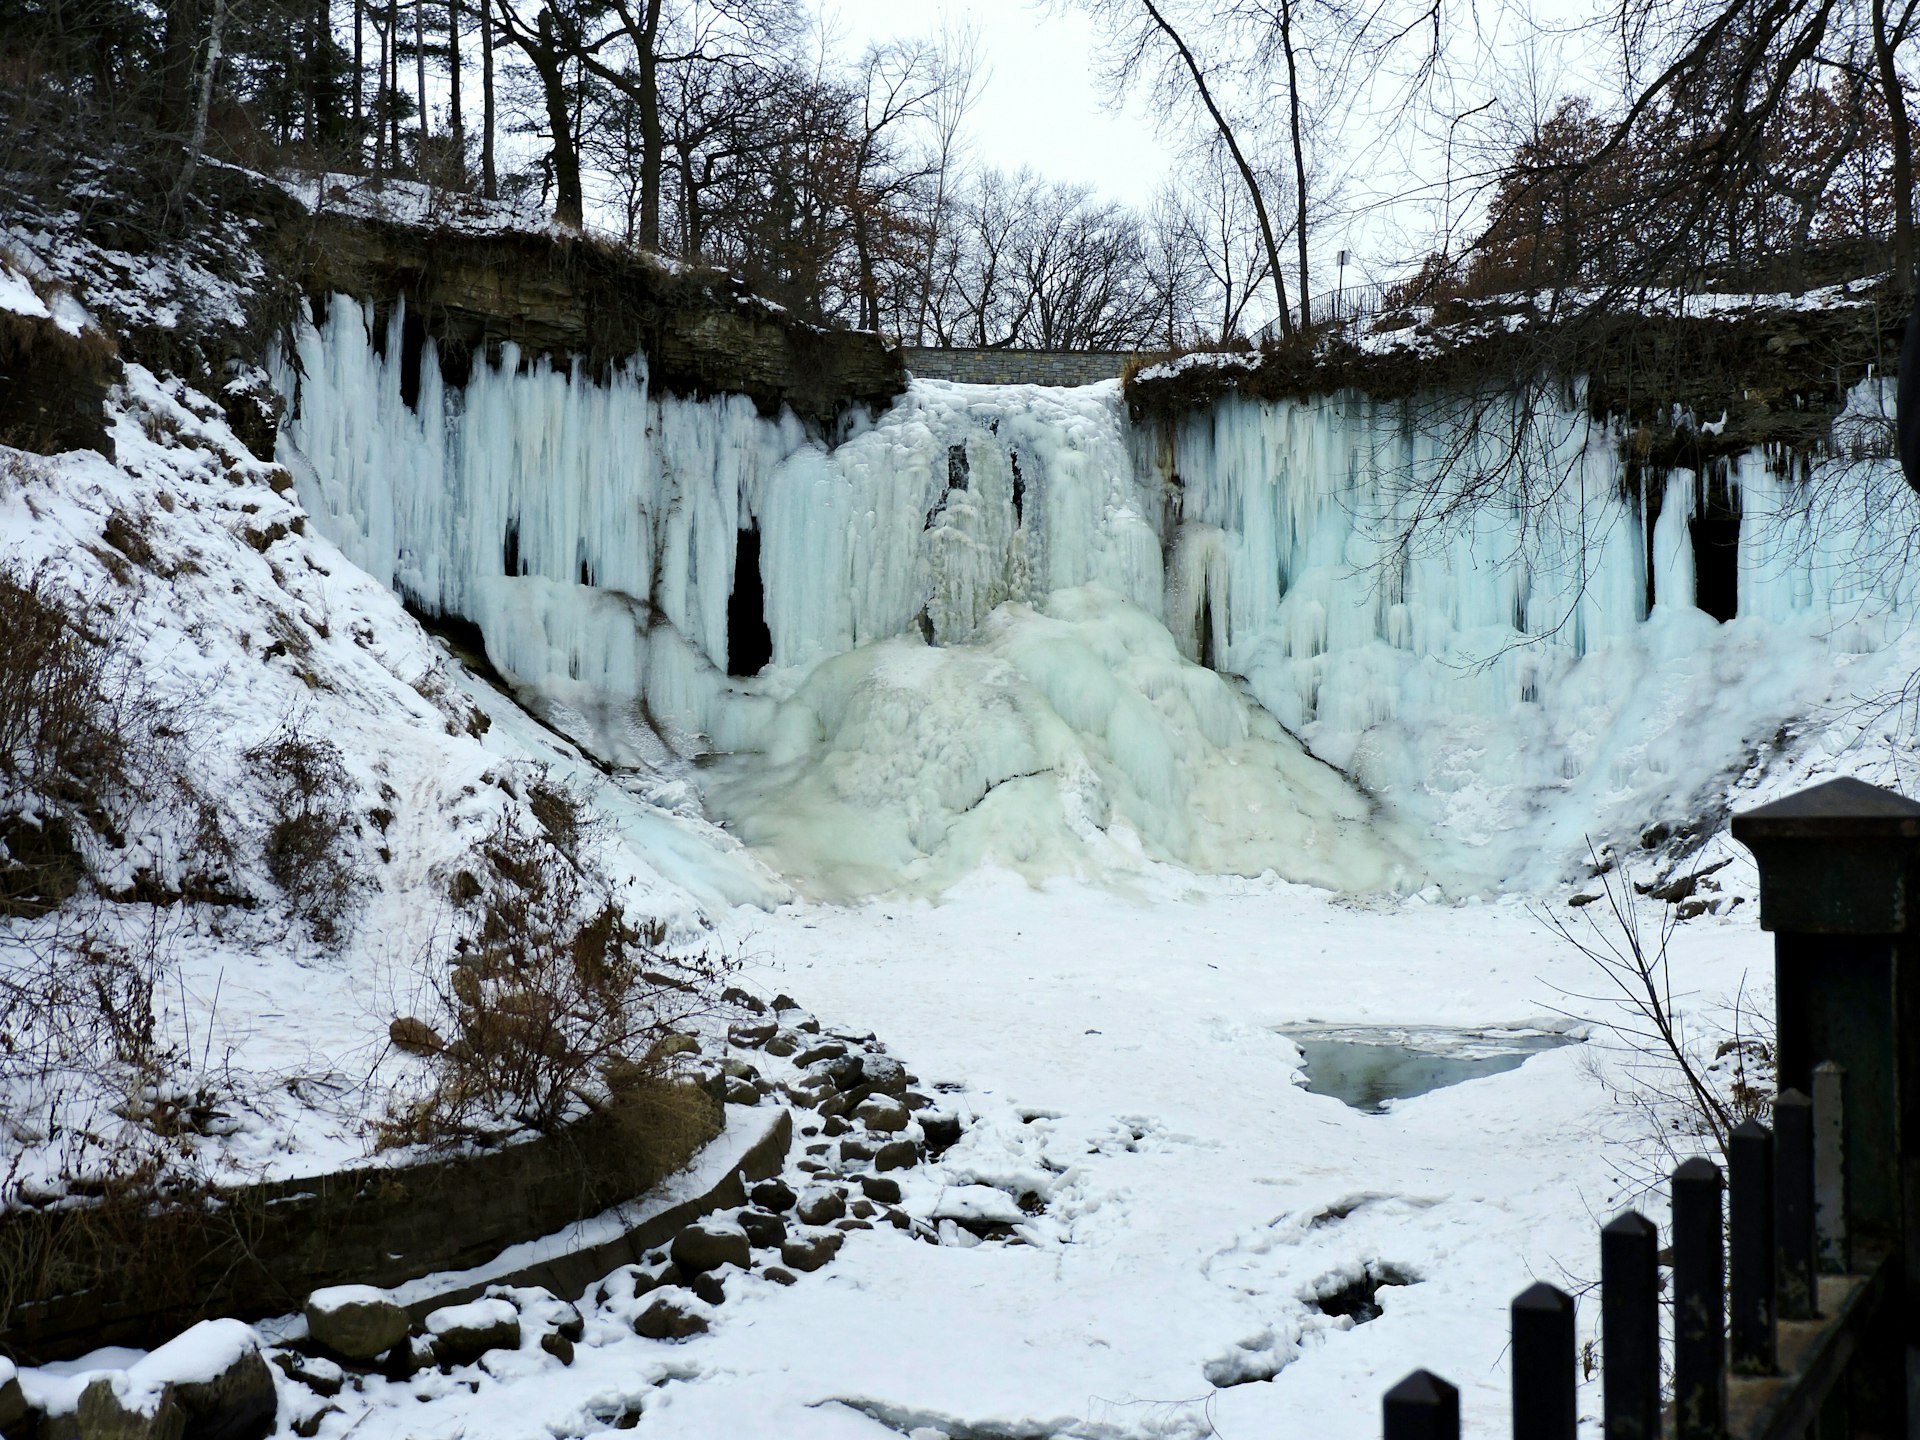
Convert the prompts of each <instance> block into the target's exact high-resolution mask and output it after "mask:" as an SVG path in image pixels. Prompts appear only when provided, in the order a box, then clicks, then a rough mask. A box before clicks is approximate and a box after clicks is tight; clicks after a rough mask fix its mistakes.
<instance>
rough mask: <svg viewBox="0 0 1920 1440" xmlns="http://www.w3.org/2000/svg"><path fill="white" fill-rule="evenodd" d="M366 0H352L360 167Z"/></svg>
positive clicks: (356, 160) (355, 125)
mask: <svg viewBox="0 0 1920 1440" xmlns="http://www.w3.org/2000/svg"><path fill="white" fill-rule="evenodd" d="M366 42H367V0H353V158H354V168H355V169H356V170H357V169H359V168H360V165H361V163H363V162H364V161H365V159H366V152H365V151H364V150H362V149H361V148H360V147H361V146H362V145H364V144H365V143H366V134H367V131H366V90H367V43H366Z"/></svg>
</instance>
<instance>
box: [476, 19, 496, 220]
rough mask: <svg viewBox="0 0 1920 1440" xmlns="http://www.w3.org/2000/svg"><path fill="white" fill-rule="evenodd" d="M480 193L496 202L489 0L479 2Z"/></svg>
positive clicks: (491, 31) (491, 21)
mask: <svg viewBox="0 0 1920 1440" xmlns="http://www.w3.org/2000/svg"><path fill="white" fill-rule="evenodd" d="M480 193H481V194H482V195H483V196H485V197H486V198H487V199H489V200H498V199H499V198H500V173H499V171H498V170H496V169H495V168H494V163H493V0H480Z"/></svg>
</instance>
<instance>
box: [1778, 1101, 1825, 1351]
mask: <svg viewBox="0 0 1920 1440" xmlns="http://www.w3.org/2000/svg"><path fill="white" fill-rule="evenodd" d="M1813 1193H1814V1192H1813V1102H1812V1101H1811V1100H1809V1099H1808V1098H1807V1097H1806V1096H1805V1095H1803V1094H1801V1093H1800V1092H1799V1091H1798V1090H1783V1091H1781V1092H1780V1094H1779V1096H1778V1097H1777V1098H1776V1099H1775V1100H1774V1102H1773V1245H1774V1265H1775V1273H1776V1275H1777V1277H1778V1290H1777V1292H1776V1300H1777V1303H1778V1305H1779V1315H1780V1318H1781V1319H1782V1320H1811V1319H1812V1318H1813V1317H1814V1311H1815V1309H1816V1302H1817V1300H1818V1297H1819V1288H1818V1286H1817V1284H1816V1283H1815V1273H1814V1257H1815V1254H1816V1248H1815V1241H1814V1232H1813Z"/></svg>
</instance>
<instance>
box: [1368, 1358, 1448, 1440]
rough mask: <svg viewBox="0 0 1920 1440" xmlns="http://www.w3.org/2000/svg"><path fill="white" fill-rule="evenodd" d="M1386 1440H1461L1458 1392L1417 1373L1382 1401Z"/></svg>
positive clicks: (1431, 1375)
mask: <svg viewBox="0 0 1920 1440" xmlns="http://www.w3.org/2000/svg"><path fill="white" fill-rule="evenodd" d="M1381 1410H1382V1411H1383V1412H1384V1413H1383V1416H1382V1419H1383V1422H1384V1428H1385V1433H1386V1440H1460V1392H1459V1391H1458V1390H1456V1389H1454V1388H1453V1386H1451V1385H1449V1384H1448V1383H1447V1382H1446V1381H1444V1380H1442V1379H1441V1378H1440V1377H1439V1376H1438V1375H1435V1374H1432V1373H1430V1372H1429V1371H1426V1370H1416V1371H1414V1372H1413V1373H1412V1374H1411V1375H1409V1376H1407V1378H1406V1379H1404V1380H1402V1381H1401V1382H1400V1383H1399V1384H1398V1385H1396V1386H1394V1387H1393V1388H1392V1389H1391V1390H1389V1391H1387V1395H1386V1399H1384V1400H1383V1401H1382V1402H1381Z"/></svg>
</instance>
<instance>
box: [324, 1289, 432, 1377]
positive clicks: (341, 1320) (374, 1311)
mask: <svg viewBox="0 0 1920 1440" xmlns="http://www.w3.org/2000/svg"><path fill="white" fill-rule="evenodd" d="M307 1333H308V1334H309V1335H311V1336H312V1337H313V1339H314V1342H315V1343H316V1344H318V1345H322V1346H324V1347H325V1348H326V1349H327V1350H328V1351H330V1352H331V1353H333V1354H335V1355H338V1356H339V1357H340V1358H341V1359H342V1360H371V1359H373V1357H374V1356H376V1355H378V1354H380V1353H381V1352H382V1351H384V1350H391V1349H392V1348H393V1347H394V1346H395V1345H398V1344H399V1343H400V1342H401V1341H402V1340H404V1339H406V1338H407V1312H406V1311H404V1310H402V1309H401V1308H400V1307H399V1306H398V1305H396V1304H394V1303H393V1301H391V1300H389V1299H388V1298H387V1297H386V1296H385V1295H383V1294H381V1293H380V1292H379V1291H378V1290H376V1289H374V1288H373V1287H372V1286H371V1285H334V1286H331V1287H329V1288H328V1289H325V1290H316V1291H314V1292H313V1294H311V1295H309V1296H308V1297H307Z"/></svg>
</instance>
